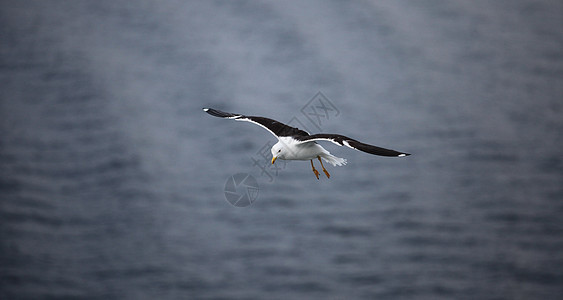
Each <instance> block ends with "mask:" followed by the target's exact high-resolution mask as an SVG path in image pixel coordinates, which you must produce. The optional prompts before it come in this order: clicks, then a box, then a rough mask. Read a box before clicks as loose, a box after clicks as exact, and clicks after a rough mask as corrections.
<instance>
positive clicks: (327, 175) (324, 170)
mask: <svg viewBox="0 0 563 300" xmlns="http://www.w3.org/2000/svg"><path fill="white" fill-rule="evenodd" d="M317 158H318V159H319V162H320V163H321V167H323V172H325V175H326V178H330V174H328V171H327V170H326V169H325V166H323V161H322V160H321V157H320V156H317Z"/></svg>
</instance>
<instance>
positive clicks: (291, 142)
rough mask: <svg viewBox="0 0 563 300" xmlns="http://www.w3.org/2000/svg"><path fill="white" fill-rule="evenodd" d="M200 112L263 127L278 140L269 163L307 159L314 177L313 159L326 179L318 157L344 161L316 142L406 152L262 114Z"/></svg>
mask: <svg viewBox="0 0 563 300" xmlns="http://www.w3.org/2000/svg"><path fill="white" fill-rule="evenodd" d="M203 111H205V112H206V113H208V114H210V115H212V116H215V117H219V118H224V119H232V120H235V121H245V122H250V123H253V124H256V125H258V126H261V127H263V128H264V129H266V130H268V131H269V132H270V133H271V134H273V135H274V136H275V137H276V138H277V139H278V142H277V143H276V144H275V145H274V146H272V149H271V151H272V164H274V162H275V161H276V160H277V159H284V160H305V161H306V160H309V161H311V168H312V169H313V173H314V174H315V176H316V177H317V179H319V171H317V169H315V166H314V165H313V160H314V159H318V160H319V162H320V163H321V167H322V169H323V172H324V173H325V175H326V177H327V178H330V174H329V173H328V171H327V170H326V169H325V167H324V165H323V161H322V160H321V158H322V159H324V160H325V161H326V162H328V163H330V164H332V165H333V166H342V165H345V164H346V159H344V158H340V157H336V156H334V155H332V154H330V152H328V151H327V150H326V149H325V148H323V147H322V146H321V145H319V144H318V143H317V141H329V142H332V143H334V144H336V145H338V146H346V147H349V148H352V149H355V150H359V151H362V152H366V153H369V154H374V155H379V156H391V157H405V156H408V155H410V154H409V153H405V152H399V151H395V150H391V149H385V148H381V147H377V146H373V145H369V144H364V143H362V142H359V141H357V140H355V139H352V138H349V137H346V136H343V135H340V134H329V133H319V134H309V133H308V132H306V131H304V130H301V129H299V128H295V127H291V126H289V125H286V124H283V123H281V122H278V121H276V120H272V119H268V118H264V117H255V116H245V115H240V114H233V113H228V112H224V111H220V110H217V109H213V108H204V109H203Z"/></svg>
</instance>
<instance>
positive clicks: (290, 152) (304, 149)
mask: <svg viewBox="0 0 563 300" xmlns="http://www.w3.org/2000/svg"><path fill="white" fill-rule="evenodd" d="M272 155H273V157H275V158H279V159H285V160H312V159H316V158H317V157H319V156H320V157H321V158H322V159H324V160H325V161H327V162H329V163H330V164H332V165H333V166H342V165H345V164H346V159H344V158H340V157H336V156H334V155H332V154H330V152H328V151H327V150H326V149H325V148H323V147H322V146H321V145H319V144H317V143H316V142H307V143H299V142H297V141H296V140H294V139H292V138H290V137H280V138H279V142H277V143H276V144H275V145H274V146H273V147H272Z"/></svg>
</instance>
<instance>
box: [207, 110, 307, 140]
mask: <svg viewBox="0 0 563 300" xmlns="http://www.w3.org/2000/svg"><path fill="white" fill-rule="evenodd" d="M203 111H205V112H206V113H208V114H210V115H212V116H215V117H219V118H225V119H233V120H236V121H246V122H250V123H254V124H256V125H259V126H261V127H263V128H265V129H266V130H268V131H269V132H270V133H271V134H273V135H275V136H276V137H278V138H279V137H282V136H308V135H309V133H307V132H306V131H303V130H301V129H299V128H295V127H291V126H289V125H286V124H284V123H281V122H278V121H276V120H272V119H268V118H264V117H254V116H244V115H239V114H232V113H228V112H224V111H220V110H216V109H213V108H204V109H203Z"/></svg>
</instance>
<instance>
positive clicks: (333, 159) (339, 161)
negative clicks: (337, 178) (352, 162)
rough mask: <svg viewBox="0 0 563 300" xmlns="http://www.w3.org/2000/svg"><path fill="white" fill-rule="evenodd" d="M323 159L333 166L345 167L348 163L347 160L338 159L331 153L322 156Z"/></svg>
mask: <svg viewBox="0 0 563 300" xmlns="http://www.w3.org/2000/svg"><path fill="white" fill-rule="evenodd" d="M321 157H322V158H323V159H324V160H325V161H326V162H328V163H330V164H332V165H333V166H343V165H345V164H346V162H347V161H346V159H345V158H340V157H336V156H334V155H332V154H330V153H328V154H325V155H322V156H321Z"/></svg>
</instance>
